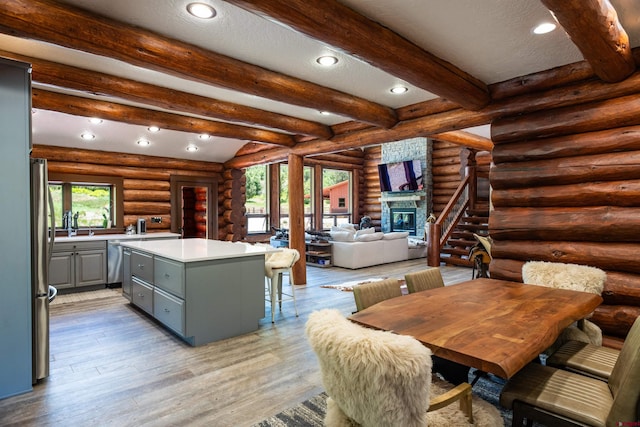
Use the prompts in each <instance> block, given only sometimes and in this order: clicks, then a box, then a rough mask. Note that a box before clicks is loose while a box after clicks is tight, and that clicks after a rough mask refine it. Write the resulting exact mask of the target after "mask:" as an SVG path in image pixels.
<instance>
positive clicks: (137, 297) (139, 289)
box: [131, 277, 153, 314]
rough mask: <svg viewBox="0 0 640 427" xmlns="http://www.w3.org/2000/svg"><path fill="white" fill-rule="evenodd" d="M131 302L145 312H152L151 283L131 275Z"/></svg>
mask: <svg viewBox="0 0 640 427" xmlns="http://www.w3.org/2000/svg"><path fill="white" fill-rule="evenodd" d="M131 302H132V303H133V304H135V305H137V306H138V307H140V308H141V309H143V310H144V311H146V312H147V313H149V314H153V285H151V284H149V283H146V282H144V281H142V280H140V279H138V278H137V277H132V278H131Z"/></svg>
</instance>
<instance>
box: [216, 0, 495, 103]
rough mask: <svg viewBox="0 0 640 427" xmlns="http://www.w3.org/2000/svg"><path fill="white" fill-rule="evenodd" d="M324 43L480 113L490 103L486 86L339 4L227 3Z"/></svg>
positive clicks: (328, 0) (288, 0)
mask: <svg viewBox="0 0 640 427" xmlns="http://www.w3.org/2000/svg"><path fill="white" fill-rule="evenodd" d="M227 2H228V3H232V4H235V5H237V6H239V7H242V8H244V9H246V10H248V11H250V12H254V13H257V14H260V15H263V16H266V17H267V18H268V19H271V20H274V21H277V22H280V23H282V24H283V25H285V26H286V27H289V28H293V29H294V30H296V31H298V32H300V33H302V34H305V35H307V36H309V37H312V38H314V39H317V40H321V41H323V42H325V43H327V44H329V45H331V46H333V47H334V48H337V49H341V50H342V51H344V52H345V53H347V54H348V55H353V56H356V57H358V58H359V59H361V60H363V61H365V62H367V63H370V64H372V65H373V66H375V67H378V68H380V69H382V70H384V71H386V72H387V73H389V74H391V75H393V76H396V77H399V78H401V79H403V80H405V81H406V82H408V83H411V84H412V85H415V86H417V87H419V88H422V89H424V90H426V91H429V92H431V93H434V94H436V95H439V96H441V97H444V98H447V99H448V100H450V101H453V102H455V103H457V104H458V105H460V106H462V107H464V108H467V109H471V110H478V109H480V108H482V107H484V106H486V105H487V104H488V103H489V101H490V97H489V90H488V88H487V86H486V84H484V83H483V82H482V81H480V80H478V79H476V78H475V77H473V76H471V75H469V74H467V73H466V72H464V71H462V70H460V69H459V68H457V67H456V66H454V65H453V64H451V63H449V62H447V61H445V60H443V59H440V58H438V57H436V56H435V55H433V54H431V53H429V52H427V51H425V50H424V49H422V48H420V47H419V46H417V45H415V44H414V43H412V42H410V41H409V40H407V39H405V38H404V37H402V36H400V35H398V34H397V33H394V32H393V31H391V30H389V29H388V28H386V27H384V26H383V25H381V24H379V23H377V22H375V21H373V20H371V19H369V18H367V17H365V16H363V15H360V14H359V13H357V12H355V11H354V10H353V9H350V8H349V7H347V6H344V5H342V4H340V3H338V2H337V1H335V0H324V1H312V2H310V1H308V0H227Z"/></svg>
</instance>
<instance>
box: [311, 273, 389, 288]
mask: <svg viewBox="0 0 640 427" xmlns="http://www.w3.org/2000/svg"><path fill="white" fill-rule="evenodd" d="M386 278H387V277H370V278H368V279H365V280H363V279H360V280H352V281H350V282H344V283H339V284H337V285H320V287H321V288H330V289H338V290H339V291H343V292H353V287H354V286H358V285H362V284H365V283H371V282H379V281H380V280H384V279H386Z"/></svg>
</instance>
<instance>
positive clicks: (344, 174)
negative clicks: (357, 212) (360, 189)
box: [322, 169, 351, 230]
mask: <svg viewBox="0 0 640 427" xmlns="http://www.w3.org/2000/svg"><path fill="white" fill-rule="evenodd" d="M322 200H323V203H322V228H323V229H324V230H329V229H330V228H331V227H332V226H334V225H339V224H347V223H350V222H351V172H349V171H344V170H336V169H323V170H322Z"/></svg>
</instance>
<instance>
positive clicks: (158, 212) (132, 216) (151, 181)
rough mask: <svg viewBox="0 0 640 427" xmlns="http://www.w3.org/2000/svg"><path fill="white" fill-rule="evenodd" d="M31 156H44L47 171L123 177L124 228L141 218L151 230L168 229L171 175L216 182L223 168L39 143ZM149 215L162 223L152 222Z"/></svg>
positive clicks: (186, 161) (191, 162)
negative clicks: (209, 179) (47, 167)
mask: <svg viewBox="0 0 640 427" xmlns="http://www.w3.org/2000/svg"><path fill="white" fill-rule="evenodd" d="M32 157H34V158H43V159H47V160H48V166H49V172H56V173H72V174H85V175H101V176H115V177H121V178H123V187H124V189H123V196H124V227H126V226H127V225H130V224H132V225H134V226H135V224H136V222H137V220H138V218H145V219H146V220H147V230H149V231H152V232H153V231H170V229H171V190H170V176H171V175H182V176H193V177H214V178H217V179H218V180H219V182H220V181H221V179H220V178H221V176H222V171H223V166H222V165H221V164H219V163H210V162H199V161H192V160H179V159H169V158H163V157H153V156H139V155H133V154H123V153H109V152H104V151H93V150H79V149H73V150H70V149H68V148H62V147H53V146H42V145H35V146H34V147H33V151H32ZM218 212H222V214H224V207H223V206H219V208H218ZM152 216H153V217H161V218H162V222H161V223H152V222H151V217H152ZM214 226H217V225H214ZM113 231H114V232H124V228H118V229H114V230H113Z"/></svg>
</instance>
